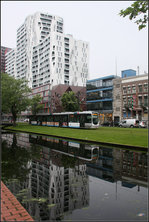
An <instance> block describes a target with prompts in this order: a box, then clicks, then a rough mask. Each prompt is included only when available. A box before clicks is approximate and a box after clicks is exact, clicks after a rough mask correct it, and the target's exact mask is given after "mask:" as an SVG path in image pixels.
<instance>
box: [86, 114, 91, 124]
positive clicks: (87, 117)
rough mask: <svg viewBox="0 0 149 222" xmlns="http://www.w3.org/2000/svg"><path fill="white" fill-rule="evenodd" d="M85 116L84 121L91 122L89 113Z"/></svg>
mask: <svg viewBox="0 0 149 222" xmlns="http://www.w3.org/2000/svg"><path fill="white" fill-rule="evenodd" d="M85 117H86V118H85V122H86V123H91V114H87V115H86V116H85Z"/></svg>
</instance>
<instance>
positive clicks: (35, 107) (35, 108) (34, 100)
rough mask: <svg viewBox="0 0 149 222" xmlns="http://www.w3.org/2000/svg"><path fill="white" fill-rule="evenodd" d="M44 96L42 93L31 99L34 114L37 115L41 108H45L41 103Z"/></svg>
mask: <svg viewBox="0 0 149 222" xmlns="http://www.w3.org/2000/svg"><path fill="white" fill-rule="evenodd" d="M41 101H42V98H41V97H40V95H36V96H34V97H33V98H32V99H31V103H30V105H31V111H32V114H33V115H36V114H37V113H38V112H39V110H41V109H43V108H44V104H41Z"/></svg>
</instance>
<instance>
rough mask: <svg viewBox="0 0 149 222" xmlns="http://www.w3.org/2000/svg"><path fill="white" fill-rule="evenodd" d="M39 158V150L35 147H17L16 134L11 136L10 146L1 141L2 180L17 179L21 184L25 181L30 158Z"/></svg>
mask: <svg viewBox="0 0 149 222" xmlns="http://www.w3.org/2000/svg"><path fill="white" fill-rule="evenodd" d="M33 157H34V158H40V150H39V148H38V149H37V146H35V145H32V146H31V148H30V149H26V148H24V147H22V146H18V145H17V137H16V134H13V142H12V145H8V143H7V141H5V140H4V141H2V165H1V167H2V180H3V182H4V183H5V182H8V181H10V180H13V181H14V180H15V179H17V180H18V181H20V182H23V181H25V180H26V179H27V175H28V174H29V172H30V170H31V167H30V166H29V165H28V163H29V161H31V160H32V158H33Z"/></svg>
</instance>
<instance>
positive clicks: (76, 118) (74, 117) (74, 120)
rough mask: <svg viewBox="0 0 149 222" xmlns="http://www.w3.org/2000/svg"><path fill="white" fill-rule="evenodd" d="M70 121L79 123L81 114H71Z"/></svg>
mask: <svg viewBox="0 0 149 222" xmlns="http://www.w3.org/2000/svg"><path fill="white" fill-rule="evenodd" d="M69 121H70V122H73V123H79V115H73V114H71V115H70V116H69Z"/></svg>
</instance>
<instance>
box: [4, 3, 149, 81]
mask: <svg viewBox="0 0 149 222" xmlns="http://www.w3.org/2000/svg"><path fill="white" fill-rule="evenodd" d="M132 3H133V1H5V2H4V1H2V2H1V45H2V46H5V47H10V48H15V47H16V30H17V29H18V28H19V26H21V25H22V24H23V23H24V21H25V18H26V17H27V16H28V15H31V14H34V13H35V12H37V11H39V12H43V13H49V14H51V15H57V16H60V17H62V18H63V20H64V33H65V34H72V35H73V37H74V38H75V39H77V40H83V41H87V42H89V48H90V51H89V79H94V78H100V77H103V76H108V75H116V73H117V75H118V76H120V75H121V71H122V70H125V69H134V70H136V71H137V74H138V68H137V67H138V66H139V73H140V74H143V73H144V71H146V72H148V29H147V28H145V29H143V30H141V31H138V27H137V25H136V24H135V23H134V22H133V21H130V20H129V19H128V18H127V17H125V18H123V17H120V16H119V15H118V14H119V12H120V10H121V9H125V8H127V7H128V6H130V5H131V4H132Z"/></svg>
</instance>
